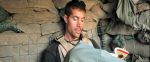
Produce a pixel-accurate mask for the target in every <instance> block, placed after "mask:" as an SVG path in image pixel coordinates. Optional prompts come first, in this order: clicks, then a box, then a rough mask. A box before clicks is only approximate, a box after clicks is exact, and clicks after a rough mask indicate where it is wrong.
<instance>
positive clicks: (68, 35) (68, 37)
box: [64, 33, 78, 42]
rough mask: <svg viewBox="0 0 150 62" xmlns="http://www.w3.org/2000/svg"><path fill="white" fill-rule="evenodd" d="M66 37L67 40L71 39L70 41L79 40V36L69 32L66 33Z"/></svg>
mask: <svg viewBox="0 0 150 62" xmlns="http://www.w3.org/2000/svg"><path fill="white" fill-rule="evenodd" d="M64 39H65V40H66V41H70V42H71V41H74V40H77V39H78V38H76V37H74V36H72V35H71V34H69V33H65V35H64Z"/></svg>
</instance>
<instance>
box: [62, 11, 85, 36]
mask: <svg viewBox="0 0 150 62" xmlns="http://www.w3.org/2000/svg"><path fill="white" fill-rule="evenodd" d="M64 19H65V22H66V32H68V33H69V34H70V35H71V36H72V37H74V38H78V37H79V36H80V34H81V31H82V29H83V24H84V20H85V12H84V11H83V10H80V9H72V14H71V15H70V16H67V15H65V16H64Z"/></svg>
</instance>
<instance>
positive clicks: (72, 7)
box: [41, 0, 97, 62]
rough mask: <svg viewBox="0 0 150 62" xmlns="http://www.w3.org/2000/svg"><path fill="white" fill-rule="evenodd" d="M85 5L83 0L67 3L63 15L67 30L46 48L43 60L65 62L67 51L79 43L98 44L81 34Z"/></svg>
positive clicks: (73, 0) (44, 61) (46, 61)
mask: <svg viewBox="0 0 150 62" xmlns="http://www.w3.org/2000/svg"><path fill="white" fill-rule="evenodd" d="M85 7H86V5H85V3H84V2H83V1H78V0H72V1H70V2H68V3H67V5H66V7H65V15H64V17H63V18H64V21H65V23H66V31H65V33H64V35H62V36H59V37H57V38H56V39H54V40H53V41H52V44H51V45H49V46H48V48H47V49H46V50H44V52H43V54H42V57H41V61H42V62H63V61H64V58H65V56H66V54H67V52H68V51H70V50H71V49H72V48H73V47H74V46H76V45H77V44H78V43H83V44H87V45H90V46H92V47H93V46H95V45H96V44H95V43H93V42H91V40H89V39H87V38H84V37H83V36H82V34H81V33H82V31H83V25H84V20H85V13H86V9H85ZM93 44H95V45H93ZM95 47H97V46H95Z"/></svg>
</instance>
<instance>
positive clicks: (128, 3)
mask: <svg viewBox="0 0 150 62" xmlns="http://www.w3.org/2000/svg"><path fill="white" fill-rule="evenodd" d="M148 7H150V5H148ZM138 10H139V9H138V8H137V6H136V5H135V4H134V3H133V1H132V0H119V2H118V6H117V10H116V13H117V16H118V18H119V19H121V21H123V22H124V23H125V24H128V25H130V26H132V27H134V28H135V29H136V30H142V29H146V30H150V10H146V11H142V12H140V14H138Z"/></svg>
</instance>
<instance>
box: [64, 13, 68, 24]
mask: <svg viewBox="0 0 150 62" xmlns="http://www.w3.org/2000/svg"><path fill="white" fill-rule="evenodd" d="M67 18H68V17H67V15H66V14H65V15H64V21H65V23H68V20H67Z"/></svg>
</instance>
